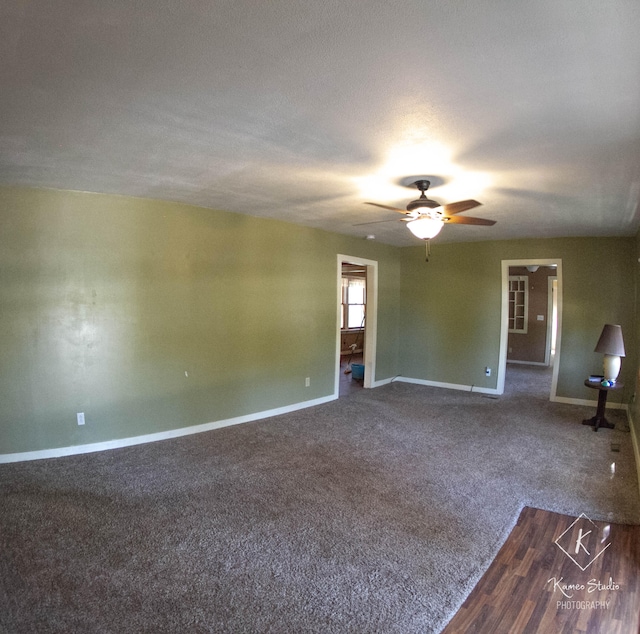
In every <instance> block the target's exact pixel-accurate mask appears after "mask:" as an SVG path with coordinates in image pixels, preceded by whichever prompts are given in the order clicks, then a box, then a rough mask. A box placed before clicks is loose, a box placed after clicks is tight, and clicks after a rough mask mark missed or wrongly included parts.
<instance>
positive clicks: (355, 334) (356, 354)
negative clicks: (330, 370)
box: [334, 254, 378, 397]
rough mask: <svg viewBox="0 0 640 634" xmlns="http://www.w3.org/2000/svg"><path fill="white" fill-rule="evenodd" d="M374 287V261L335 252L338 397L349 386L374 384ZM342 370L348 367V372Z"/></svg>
mask: <svg viewBox="0 0 640 634" xmlns="http://www.w3.org/2000/svg"><path fill="white" fill-rule="evenodd" d="M377 291H378V263H377V262H376V261H374V260H365V259H363V258H358V257H354V256H349V255H341V254H339V255H338V302H337V304H338V306H337V336H336V376H335V388H334V389H335V395H336V396H338V397H340V396H345V395H346V394H347V393H349V392H351V391H352V388H353V389H359V388H361V387H364V388H370V387H373V384H374V381H375V366H376V331H377ZM347 363H349V366H348V367H347ZM354 364H355V365H357V366H358V367H357V368H355V369H356V378H354V377H353V365H354ZM345 370H349V371H348V372H347V374H345ZM360 377H361V378H360ZM354 382H355V383H354Z"/></svg>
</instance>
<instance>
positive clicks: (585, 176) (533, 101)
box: [0, 0, 640, 245]
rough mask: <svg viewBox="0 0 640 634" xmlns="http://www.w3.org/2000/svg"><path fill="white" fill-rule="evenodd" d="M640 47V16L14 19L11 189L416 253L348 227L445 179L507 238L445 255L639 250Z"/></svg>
mask: <svg viewBox="0 0 640 634" xmlns="http://www.w3.org/2000/svg"><path fill="white" fill-rule="evenodd" d="M639 33H640V3H638V2H637V0H628V1H627V0H609V1H608V2H599V3H596V2H585V1H584V0H571V1H569V0H531V1H530V2H514V1H513V0H477V1H476V2H470V1H451V0H441V1H430V2H424V0H413V1H412V0H406V1H403V0H401V1H393V0H384V1H378V0H359V1H358V2H344V1H343V0H324V1H323V2H305V1H302V0H301V1H298V2H296V1H294V0H280V1H279V0H272V1H269V2H256V1H255V0H229V1H215V0H213V1H212V0H208V1H205V0H181V1H180V2H158V1H157V0H153V1H152V0H136V2H131V1H129V0H126V1H125V0H108V1H105V0H57V1H56V2H50V1H48V0H47V1H45V0H34V1H32V2H15V1H13V2H12V1H10V0H4V1H3V2H2V3H1V8H0V60H1V61H0V82H1V84H0V85H1V88H2V90H1V93H0V94H1V96H0V183H3V184H12V185H30V186H39V187H54V188H62V189H74V190H83V191H94V192H107V193H118V194H129V195H133V196H143V197H150V198H159V199H165V200H176V201H184V202H188V203H193V204H196V205H202V206H205V207H211V208H216V209H223V210H228V211H234V212H240V213H247V214H251V215H257V216H267V217H274V218H280V219H283V220H287V221H291V222H296V223H300V224H305V225H310V226H313V227H320V228H326V229H329V230H331V231H338V232H341V233H347V234H351V235H356V236H365V235H366V234H375V235H376V237H377V239H378V240H380V241H382V242H387V243H390V244H396V245H410V244H419V241H417V239H416V238H414V237H413V236H412V235H411V234H410V233H409V231H407V229H406V227H405V226H404V225H403V224H402V223H399V222H388V223H378V224H373V225H365V226H355V227H354V226H353V225H354V224H357V223H362V222H366V221H379V220H386V219H390V220H391V219H395V216H396V214H394V213H393V212H386V211H384V210H382V209H377V208H374V207H370V206H367V205H364V204H363V202H364V201H367V200H372V201H377V202H381V203H385V204H391V205H396V206H402V207H404V205H405V204H406V203H407V202H408V201H409V200H411V199H413V198H415V196H414V192H413V191H411V190H409V189H407V188H405V187H403V186H401V185H400V184H399V183H400V182H402V181H403V179H406V177H409V176H421V175H434V176H437V177H439V180H440V182H443V183H444V184H442V185H441V186H440V187H435V188H432V189H431V190H430V191H429V195H430V197H432V198H435V199H436V200H438V201H439V202H442V203H445V202H453V201H455V200H460V199H464V198H476V199H478V200H480V201H481V202H482V203H483V206H482V207H479V208H478V209H474V210H473V211H472V212H468V214H469V215H474V216H481V217H485V218H490V219H494V220H497V221H498V223H497V224H496V225H495V226H493V227H474V226H473V227H470V226H460V225H455V226H448V227H445V228H444V229H443V231H442V233H441V234H440V236H438V238H437V240H439V241H457V240H465V241H466V240H483V239H492V240H493V239H509V238H518V237H535V236H540V237H551V236H570V235H571V236H575V235H582V236H592V235H634V234H635V232H636V231H637V229H638V224H639V215H638V214H639V210H638V202H639V198H640V36H639ZM416 193H417V192H416Z"/></svg>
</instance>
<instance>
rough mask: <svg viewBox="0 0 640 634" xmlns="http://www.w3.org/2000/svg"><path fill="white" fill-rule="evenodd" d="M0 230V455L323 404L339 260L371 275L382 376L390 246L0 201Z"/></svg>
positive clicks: (331, 371)
mask: <svg viewBox="0 0 640 634" xmlns="http://www.w3.org/2000/svg"><path fill="white" fill-rule="evenodd" d="M0 219H1V223H2V224H1V226H2V231H1V233H0V305H1V306H2V318H1V322H0V349H1V350H2V355H1V361H0V454H5V453H14V452H23V451H34V450H39V449H48V448H55V447H65V446H73V445H80V444H85V443H94V442H101V441H106V440H113V439H120V438H127V437H132V436H137V435H143V434H149V433H155V432H161V431H165V430H170V429H176V428H180V427H187V426H191V425H198V424H202V423H207V422H212V421H217V420H224V419H227V418H232V417H236V416H243V415H248V414H252V413H256V412H260V411H265V410H269V409H272V408H277V407H283V406H287V405H290V404H294V403H299V402H302V401H307V400H313V399H317V398H321V397H326V396H329V395H331V394H332V393H333V391H334V376H335V351H336V302H337V289H336V284H337V258H336V255H337V254H338V253H345V254H348V255H354V256H358V257H363V258H368V259H373V260H377V261H378V262H379V287H380V299H379V323H378V337H379V341H380V345H379V346H378V351H377V362H378V363H377V375H376V378H377V379H382V378H385V377H391V376H394V375H396V374H397V336H398V333H397V328H398V324H397V316H398V305H399V272H400V264H399V261H398V257H397V249H394V248H392V247H388V246H385V245H380V244H376V243H371V242H367V241H365V240H355V239H350V238H346V237H344V236H340V235H337V234H331V233H328V232H324V231H319V230H314V229H309V228H304V227H299V226H297V225H292V224H288V223H283V222H278V221H273V220H265V219H259V218H253V217H249V216H243V215H239V214H231V213H225V212H217V211H213V210H210V209H202V208H197V207H192V206H187V205H181V204H176V203H169V202H160V201H153V200H144V199H136V198H128V197H122V196H108V195H100V194H87V193H78V192H62V191H51V190H23V189H16V188H5V189H0ZM305 377H310V378H311V386H310V387H308V388H305V387H304V379H305ZM76 412H85V415H86V425H85V426H83V427H81V426H78V425H77V423H76Z"/></svg>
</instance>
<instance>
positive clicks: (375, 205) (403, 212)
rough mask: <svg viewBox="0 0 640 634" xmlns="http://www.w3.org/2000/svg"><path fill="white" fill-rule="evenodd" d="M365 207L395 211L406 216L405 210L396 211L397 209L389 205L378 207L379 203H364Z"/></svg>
mask: <svg viewBox="0 0 640 634" xmlns="http://www.w3.org/2000/svg"><path fill="white" fill-rule="evenodd" d="M365 205H373V206H374V207H382V208H383V209H390V210H391V211H397V212H398V213H399V214H405V215H406V214H408V213H409V212H408V211H407V210H406V209H398V208H397V207H389V205H380V204H379V203H365Z"/></svg>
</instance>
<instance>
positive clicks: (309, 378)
mask: <svg viewBox="0 0 640 634" xmlns="http://www.w3.org/2000/svg"><path fill="white" fill-rule="evenodd" d="M310 385H311V377H309V376H308V377H307V378H306V379H305V380H304V386H305V387H309V386H310Z"/></svg>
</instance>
